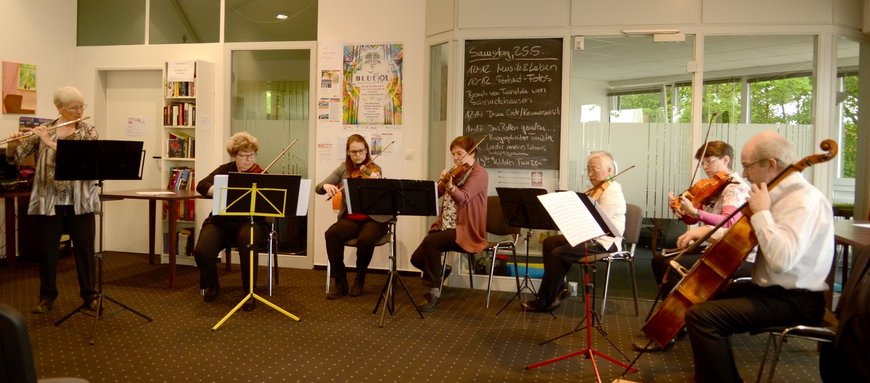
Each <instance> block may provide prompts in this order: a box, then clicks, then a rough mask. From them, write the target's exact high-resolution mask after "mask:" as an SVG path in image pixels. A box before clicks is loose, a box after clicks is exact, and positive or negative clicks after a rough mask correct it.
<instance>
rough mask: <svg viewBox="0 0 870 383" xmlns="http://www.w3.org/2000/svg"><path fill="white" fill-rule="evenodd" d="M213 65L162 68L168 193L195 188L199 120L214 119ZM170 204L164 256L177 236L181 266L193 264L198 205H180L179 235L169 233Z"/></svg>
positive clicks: (179, 63)
mask: <svg viewBox="0 0 870 383" xmlns="http://www.w3.org/2000/svg"><path fill="white" fill-rule="evenodd" d="M214 79H215V77H214V64H212V63H209V62H205V61H200V60H187V61H171V62H166V63H164V65H163V116H162V117H163V124H162V134H161V141H162V142H161V144H162V147H163V149H162V150H163V151H162V156H161V162H162V166H161V169H162V177H161V179H162V181H161V182H162V185H161V187H162V188H164V189H167V190H194V189H195V188H196V181H197V175H198V174H197V171H196V168H197V166H196V163H197V161H196V152H197V151H196V135H197V134H196V130H197V117H198V116H202V117H203V118H211V116H214ZM167 209H168V204H167V203H164V204H163V214H162V216H161V217H162V219H161V222H162V227H163V229H162V233H163V236H162V238H163V254H164V258H168V255H167V253H168V248H167V245H166V244H167V243H168V242H169V241H168V238H167V236H169V235H175V236H176V243H177V244H178V248H177V249H176V253H177V254H178V256H179V257H178V263H179V264H184V263H187V262H186V261H189V262H190V263H191V264H192V263H193V258H192V257H187V255H192V251H193V241H194V238H195V232H196V202H195V200H193V199H191V200H186V201H182V202H180V203H178V220H177V221H176V225H175V226H176V230H175V231H176V232H175V233H169V225H168V222H167V217H168V216H169V214H168V211H167Z"/></svg>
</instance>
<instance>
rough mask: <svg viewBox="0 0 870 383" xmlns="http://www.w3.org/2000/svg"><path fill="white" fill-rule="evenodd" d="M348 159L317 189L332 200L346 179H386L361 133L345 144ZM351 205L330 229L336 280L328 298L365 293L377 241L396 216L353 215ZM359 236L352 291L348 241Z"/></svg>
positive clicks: (328, 239)
mask: <svg viewBox="0 0 870 383" xmlns="http://www.w3.org/2000/svg"><path fill="white" fill-rule="evenodd" d="M345 153H346V154H345V157H344V162H343V163H341V164H339V165H338V167H336V168H335V170H333V171H332V173H330V174H329V175H328V176H327V177H326V178H325V179H324V180H323V181H322V182H320V183H319V184H317V186H316V187H315V188H314V191H315V192H316V193H317V194H326V195H328V196H329V197H330V198H331V199H338V198H341V197H340V196H339V194H340V193H341V183H342V180H343V179H345V178H382V175H381V170H380V167H379V166H378V165H377V164H375V163H374V162H372V156H371V153H370V151H369V144H368V143H367V142H366V140H365V138H363V136H361V135H359V134H354V135H351V136H350V137H348V138H347V143H346V144H345ZM346 206H347V205H346V204H344V203H342V204H340V207H338V221H336V222H335V223H333V224H332V226H330V227H329V229H327V230H326V233H325V237H326V255H327V257H328V258H329V264H330V266H331V269H332V275H331V277H332V278H333V279H334V280H335V283H333V284H332V287H331V288H330V292H329V293H328V294H327V295H326V299H338V298H341V297H343V296H345V295H348V292H349V293H350V296H352V297H356V296H360V295H362V294H363V288H364V286H365V281H366V273H367V272H368V269H369V263H371V261H372V254H373V253H374V251H375V242H377V241H378V240H379V239H381V238H382V237H383V236H384V235H385V234H387V222H389V221H390V219H392V218H393V217H392V216H383V215H371V216H370V215H366V214H360V213H353V214H349V213H348V212H347V207H346ZM351 239H356V271H357V273H356V279H354V281H353V287H351V288H350V289H349V290H348V283H347V268H346V267H345V265H344V243H345V242H347V241H349V240H351Z"/></svg>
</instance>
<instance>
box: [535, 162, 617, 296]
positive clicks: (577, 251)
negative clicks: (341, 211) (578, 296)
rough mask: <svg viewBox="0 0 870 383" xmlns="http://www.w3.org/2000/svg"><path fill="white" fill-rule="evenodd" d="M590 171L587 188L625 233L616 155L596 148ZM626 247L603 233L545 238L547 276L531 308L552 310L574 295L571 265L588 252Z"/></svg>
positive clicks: (544, 250)
mask: <svg viewBox="0 0 870 383" xmlns="http://www.w3.org/2000/svg"><path fill="white" fill-rule="evenodd" d="M586 171H587V173H588V176H589V182H590V183H591V184H592V188H590V189H589V190H587V193H586V194H587V195H588V196H589V198H590V199H592V200H594V201H596V202H597V203H598V206H599V207H600V208H601V211H603V212H604V213H605V214H607V216H608V218H609V219H610V222H611V223H613V225H614V226H615V228H616V229H617V230H619V232H620V233H621V232H622V231H623V230H625V211H626V206H625V197H624V196H623V194H622V185H620V184H619V183H618V182H616V181H614V180H613V179H612V177H613V175H614V174H615V166H614V164H613V156H611V154H610V153H608V152H605V151H596V152H592V153H590V154H589V157H588V158H587V159H586ZM620 249H622V240H621V239H620V238H616V237H609V236H604V237H599V238H596V239H595V240H592V241H589V242H587V243H581V244H579V245H577V247H572V246H571V244H569V243H568V240H567V239H565V236H564V235H555V236H549V237H547V238H546V239H544V243H543V249H542V250H543V254H544V276H543V277H542V278H541V287H540V289H538V299H534V300H530V301H526V302H523V309H524V310H527V311H540V312H546V311H552V310H554V309H556V308H557V307H559V305H560V304H561V302H562V300H563V299H565V298H567V297H568V296H570V295H571V291H570V290H569V289H568V287H567V286H566V285H565V275H567V274H568V270H570V269H571V265H572V264H573V263H574V262H575V261H576V260H578V259H580V258H581V257H583V256H584V255H585V254H587V253H588V254H589V255H590V259H591V258H593V257H594V256H595V254H602V253H609V252H611V251H616V250H620Z"/></svg>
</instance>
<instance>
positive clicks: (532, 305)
mask: <svg viewBox="0 0 870 383" xmlns="http://www.w3.org/2000/svg"><path fill="white" fill-rule="evenodd" d="M522 306H523V310H525V311H531V312H534V313H545V312H547V309H546V308H544V305H543V304H541V301H539V300H537V299H532V300H529V301H525V302H523V304H522ZM550 306H552V305H550Z"/></svg>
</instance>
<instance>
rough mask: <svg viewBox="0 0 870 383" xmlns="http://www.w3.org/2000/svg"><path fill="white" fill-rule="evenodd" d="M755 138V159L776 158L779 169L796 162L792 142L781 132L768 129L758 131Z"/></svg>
mask: <svg viewBox="0 0 870 383" xmlns="http://www.w3.org/2000/svg"><path fill="white" fill-rule="evenodd" d="M755 138H756V142H755V153H754V156H755V158H754V159H753V160H754V161H759V160H764V159H768V158H772V159H775V160H776V169H777V170H779V171H782V170H784V169H785V168H786V167H787V166H789V165H791V164H792V163H794V158H795V156H794V152H793V151H792V148H791V143H789V142H788V140H786V139H785V137H783V136H781V135H779V133H777V132H774V131H772V130H768V131H764V132H761V133H758V135H756V136H755Z"/></svg>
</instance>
